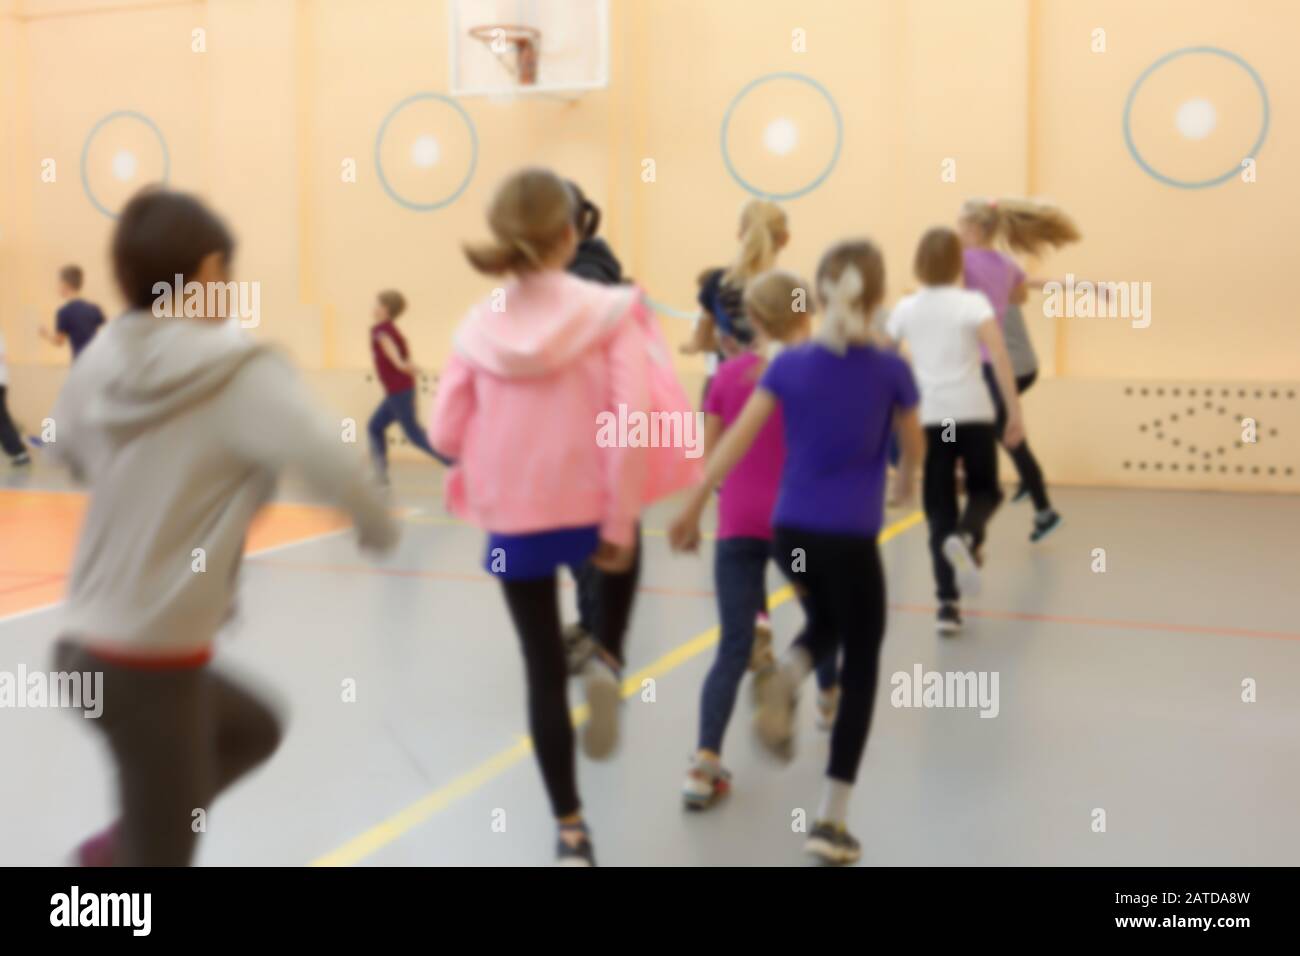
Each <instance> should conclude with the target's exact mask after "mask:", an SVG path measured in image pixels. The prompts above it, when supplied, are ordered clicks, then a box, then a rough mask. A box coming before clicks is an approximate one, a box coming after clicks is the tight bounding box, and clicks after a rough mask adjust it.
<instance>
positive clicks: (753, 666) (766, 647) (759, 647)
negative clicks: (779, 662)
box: [749, 614, 774, 671]
mask: <svg viewBox="0 0 1300 956" xmlns="http://www.w3.org/2000/svg"><path fill="white" fill-rule="evenodd" d="M773 661H774V658H773V657H772V619H771V618H769V617H768V616H767V615H766V614H760V615H759V616H758V619H757V620H755V621H754V647H753V650H751V651H750V652H749V669H750V670H751V671H761V670H762V669H763V668H765V667H769V666H771V664H772V663H773Z"/></svg>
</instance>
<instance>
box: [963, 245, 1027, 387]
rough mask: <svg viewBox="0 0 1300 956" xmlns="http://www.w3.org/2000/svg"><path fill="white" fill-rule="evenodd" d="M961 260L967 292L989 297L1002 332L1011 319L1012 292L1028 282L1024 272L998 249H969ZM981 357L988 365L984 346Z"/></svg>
mask: <svg viewBox="0 0 1300 956" xmlns="http://www.w3.org/2000/svg"><path fill="white" fill-rule="evenodd" d="M961 259H962V272H963V275H964V278H965V283H966V288H968V289H974V290H975V291H976V292H983V293H984V294H985V295H986V296H988V300H989V302H991V303H992V304H993V311H994V312H995V313H996V314H997V317H998V328H999V329H1000V328H1002V323H1003V322H1005V321H1006V318H1007V306H1008V305H1010V304H1011V292H1012V290H1013V289H1015V287H1016V286H1018V285H1020V283H1022V282H1024V281H1025V273H1024V271H1023V270H1021V268H1020V266H1018V265H1016V263H1015V260H1014V259H1012V258H1011V257H1010V256H1007V255H1003V254H1002V253H1001V252H998V250H996V249H987V248H980V247H978V246H968V247H967V248H965V249H963V250H962V254H961ZM980 355H981V357H982V358H983V359H984V361H985V362H986V363H987V362H988V360H989V350H988V349H987V348H985V347H984V346H983V345H982V344H981V345H980Z"/></svg>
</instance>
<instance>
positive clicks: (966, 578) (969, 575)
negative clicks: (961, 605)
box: [943, 534, 980, 597]
mask: <svg viewBox="0 0 1300 956" xmlns="http://www.w3.org/2000/svg"><path fill="white" fill-rule="evenodd" d="M943 556H944V557H945V558H947V559H948V563H949V564H951V565H952V569H953V571H954V572H955V573H956V575H957V589H958V590H959V591H961V595H962V597H968V596H974V595H976V594H979V593H980V568H979V565H978V564H976V563H975V556H974V555H973V554H971V550H970V545H968V544H967V543H966V538H965V537H964V536H962V535H960V534H950V535H948V537H947V538H945V539H944V542H943Z"/></svg>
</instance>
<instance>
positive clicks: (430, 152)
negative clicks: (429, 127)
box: [411, 133, 442, 169]
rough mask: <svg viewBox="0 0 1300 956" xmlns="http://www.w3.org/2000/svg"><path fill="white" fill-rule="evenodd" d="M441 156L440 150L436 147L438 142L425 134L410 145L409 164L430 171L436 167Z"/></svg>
mask: <svg viewBox="0 0 1300 956" xmlns="http://www.w3.org/2000/svg"><path fill="white" fill-rule="evenodd" d="M441 156H442V148H441V147H440V146H439V145H438V141H437V140H436V139H435V138H434V137H433V136H431V135H429V134H428V133H425V134H424V135H423V136H421V137H419V138H418V139H417V140H416V141H415V142H414V143H412V144H411V162H413V163H414V164H415V165H416V166H417V167H419V168H420V169H432V168H433V167H434V166H436V165H438V160H439V158H440V157H441Z"/></svg>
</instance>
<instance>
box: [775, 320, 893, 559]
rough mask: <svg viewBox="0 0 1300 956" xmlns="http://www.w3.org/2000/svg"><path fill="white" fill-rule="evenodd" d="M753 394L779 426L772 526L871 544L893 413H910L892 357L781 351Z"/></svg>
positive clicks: (881, 509)
mask: <svg viewBox="0 0 1300 956" xmlns="http://www.w3.org/2000/svg"><path fill="white" fill-rule="evenodd" d="M760 385H761V387H762V388H764V389H766V390H767V391H769V392H771V393H772V394H773V395H774V396H776V399H777V401H779V402H780V403H781V413H782V415H783V417H784V419H785V449H786V452H785V469H784V472H783V474H782V476H781V492H780V494H779V495H778V496H777V502H776V511H775V512H774V514H773V515H772V524H773V525H776V526H781V527H790V528H799V529H802V530H805V531H822V532H829V533H832V534H835V533H838V534H857V535H865V536H874V535H875V534H877V533H878V532H879V531H880V526H881V524H882V523H883V522H884V517H885V463H886V461H887V460H888V457H889V434H890V431H891V430H892V428H893V420H894V412H896V411H898V410H905V409H909V408H913V407H915V406H916V403H917V400H918V397H917V392H916V383H915V382H913V381H912V371H911V369H909V368H908V367H907V363H906V362H904V361H903V360H902V359H901V358H899V357H898V356H897V355H894V354H893V353H890V352H881V351H878V350H876V349H874V348H872V347H870V346H866V345H855V346H851V347H850V348H849V350H848V352H847V353H846V354H845V355H844V356H843V357H840V356H838V355H836V354H835V353H834V352H832V351H830V350H829V349H827V348H825V347H824V346H822V345H818V344H816V343H811V342H810V343H805V344H804V345H800V346H798V347H796V348H792V349H787V350H786V351H784V352H782V353H781V354H780V355H778V356H777V357H776V359H775V360H773V362H772V364H771V365H769V366H768V369H767V374H765V375H764V376H763V380H762V382H761V383H760Z"/></svg>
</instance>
